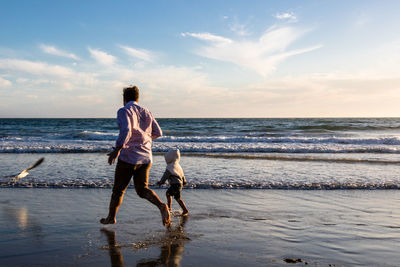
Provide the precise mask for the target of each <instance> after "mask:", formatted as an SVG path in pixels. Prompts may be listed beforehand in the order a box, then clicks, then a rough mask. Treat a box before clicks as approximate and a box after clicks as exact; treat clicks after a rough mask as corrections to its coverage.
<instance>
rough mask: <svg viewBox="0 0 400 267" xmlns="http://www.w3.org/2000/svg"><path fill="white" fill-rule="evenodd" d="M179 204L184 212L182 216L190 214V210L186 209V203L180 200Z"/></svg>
mask: <svg viewBox="0 0 400 267" xmlns="http://www.w3.org/2000/svg"><path fill="white" fill-rule="evenodd" d="M176 201H177V202H178V204H179V206H181V208H182V210H183V212H182V216H185V215H187V214H188V213H189V211H188V209H187V208H186V205H185V202H183V199H178V200H176Z"/></svg>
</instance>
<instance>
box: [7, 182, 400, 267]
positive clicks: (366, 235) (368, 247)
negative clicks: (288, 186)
mask: <svg viewBox="0 0 400 267" xmlns="http://www.w3.org/2000/svg"><path fill="white" fill-rule="evenodd" d="M156 192H157V193H158V194H159V195H160V196H161V198H162V199H163V200H165V196H164V193H165V189H159V190H156ZM110 194H111V190H110V189H54V188H53V189H50V188H49V189H45V188H0V235H1V239H0V266H28V265H29V266H45V265H46V266H133V265H136V266H156V265H161V266H162V265H168V266H179V265H181V266H287V265H289V266H291V265H293V264H292V263H287V262H285V261H284V260H285V259H301V260H302V262H300V263H296V264H297V265H305V264H306V263H307V264H308V265H309V266H328V265H329V264H332V265H335V266H349V265H351V266H354V265H364V266H365V265H367V266H377V265H378V266H398V263H399V262H400V255H399V254H398V244H399V242H400V209H399V207H400V191H398V190H376V191H372V190H369V191H368V190H334V191H326V190H319V191H301V190H299V191H296V190H257V189H253V190H212V189H204V190H203V189H197V190H193V189H185V190H184V191H183V197H184V199H185V202H186V203H187V205H188V208H189V210H190V215H189V216H188V217H187V218H184V219H183V218H182V217H180V216H174V217H173V218H172V221H173V223H172V226H171V228H170V229H166V228H165V227H163V226H162V224H161V217H160V214H159V211H158V210H157V209H156V208H155V207H153V206H152V205H151V204H149V203H147V202H145V201H144V200H142V199H140V198H139V197H137V196H136V194H135V193H134V190H133V189H129V190H128V192H127V195H126V198H125V201H124V203H123V205H122V206H121V208H120V211H119V214H118V218H117V219H118V222H117V224H116V225H107V226H103V225H101V224H100V223H98V221H99V219H100V218H101V217H103V216H105V215H106V213H107V205H108V201H109V197H110ZM173 209H174V212H175V213H177V210H178V205H177V204H176V203H175V202H174V203H173Z"/></svg>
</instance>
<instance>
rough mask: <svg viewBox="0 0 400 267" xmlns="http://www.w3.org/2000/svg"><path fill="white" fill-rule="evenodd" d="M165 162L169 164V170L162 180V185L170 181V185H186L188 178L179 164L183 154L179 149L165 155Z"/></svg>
mask: <svg viewBox="0 0 400 267" xmlns="http://www.w3.org/2000/svg"><path fill="white" fill-rule="evenodd" d="M164 157H165V162H166V163H167V169H166V170H165V173H164V175H163V177H162V178H161V180H160V182H159V183H160V184H163V183H165V181H166V180H167V179H168V182H169V184H181V185H184V184H186V183H187V182H186V178H185V175H184V173H183V169H182V167H181V165H180V164H179V160H180V158H181V154H180V152H179V149H171V150H169V151H168V152H167V153H165V155H164Z"/></svg>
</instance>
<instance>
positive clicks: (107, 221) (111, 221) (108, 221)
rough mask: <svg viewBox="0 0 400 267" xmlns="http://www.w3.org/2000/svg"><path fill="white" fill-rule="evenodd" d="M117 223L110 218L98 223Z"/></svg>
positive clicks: (102, 219)
mask: <svg viewBox="0 0 400 267" xmlns="http://www.w3.org/2000/svg"><path fill="white" fill-rule="evenodd" d="M116 222H117V220H116V219H112V218H108V217H107V218H101V220H100V223H102V224H115V223H116Z"/></svg>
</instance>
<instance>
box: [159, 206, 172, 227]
mask: <svg viewBox="0 0 400 267" xmlns="http://www.w3.org/2000/svg"><path fill="white" fill-rule="evenodd" d="M160 212H161V217H162V222H163V225H164V226H168V225H169V224H170V223H171V214H170V213H169V210H168V206H167V204H162V206H161V208H160Z"/></svg>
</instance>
